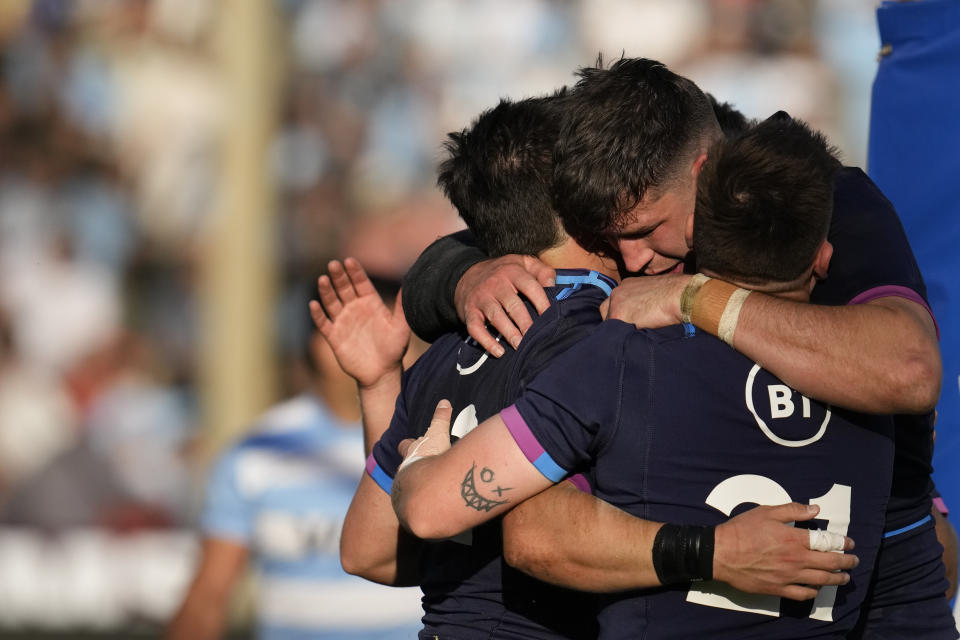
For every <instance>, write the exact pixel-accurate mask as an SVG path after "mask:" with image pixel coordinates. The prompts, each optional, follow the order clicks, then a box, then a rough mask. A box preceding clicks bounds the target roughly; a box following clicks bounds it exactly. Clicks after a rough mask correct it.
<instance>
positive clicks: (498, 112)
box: [437, 90, 565, 256]
mask: <svg viewBox="0 0 960 640" xmlns="http://www.w3.org/2000/svg"><path fill="white" fill-rule="evenodd" d="M564 95H565V93H564V90H561V91H559V92H557V93H556V94H554V95H553V96H549V97H544V98H528V99H526V100H521V101H519V102H511V101H509V100H501V101H500V104H498V105H497V106H496V107H494V108H493V109H490V110H488V111H485V112H483V113H482V114H481V115H480V116H479V117H478V118H477V119H476V120H475V121H474V122H473V124H472V125H471V127H470V128H469V129H464V130H463V131H460V132H458V133H457V132H454V133H450V134H448V136H447V138H448V139H447V142H446V143H445V144H444V148H445V149H446V151H447V154H448V157H447V159H446V160H444V161H443V163H442V164H441V165H440V172H439V176H438V178H437V184H438V185H439V186H440V188H441V189H443V192H444V193H445V194H446V196H447V198H448V199H449V200H450V202H452V203H453V205H454V206H455V207H456V208H457V211H458V212H459V213H460V217H461V218H463V220H464V221H465V222H466V223H467V226H468V227H469V228H470V230H471V231H472V232H473V234H474V236H475V237H476V239H477V243H478V244H479V246H480V247H482V248H483V249H484V250H486V252H487V254H488V255H491V256H502V255H505V254H508V253H523V254H531V255H535V254H538V253H540V252H541V251H544V250H546V249H549V248H551V247H554V246H556V245H558V244H560V243H561V242H562V241H563V240H564V239H565V236H564V234H563V233H562V228H561V226H560V221H559V219H558V218H557V214H556V212H555V211H554V209H553V206H552V203H551V199H550V180H551V177H552V172H553V147H554V144H555V143H556V140H557V134H558V133H559V112H560V110H561V102H562V100H563V97H564Z"/></svg>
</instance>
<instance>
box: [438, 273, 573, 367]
mask: <svg viewBox="0 0 960 640" xmlns="http://www.w3.org/2000/svg"><path fill="white" fill-rule="evenodd" d="M554 279H555V273H554V271H553V269H551V268H550V267H548V266H547V265H545V264H544V263H542V262H540V260H538V259H537V258H534V257H533V256H519V255H508V256H502V257H500V258H494V259H491V260H484V261H483V262H479V263H477V264H475V265H473V266H472V267H470V268H469V269H467V271H466V273H464V274H463V277H462V278H460V282H459V283H458V284H457V290H456V293H455V294H454V303H455V304H456V307H457V315H458V316H460V319H461V320H463V322H464V323H465V324H466V325H467V331H468V332H469V333H470V335H471V336H473V339H474V340H476V341H477V343H479V344H480V346H481V347H483V348H484V349H486V350H487V351H488V352H490V354H491V355H493V356H494V357H496V358H499V357H500V356H502V355H503V354H504V348H503V346H502V345H501V344H500V343H498V342H497V340H496V338H494V337H493V335H491V334H490V332H489V331H487V327H486V324H487V323H488V322H489V323H490V324H491V325H492V326H493V328H494V329H496V330H497V331H499V332H500V335H501V336H503V338H504V339H505V340H506V341H507V342H508V343H509V344H510V345H511V346H513V348H514V349H516V348H517V345H519V344H520V339H521V338H522V337H523V334H524V333H526V331H527V329H529V328H530V325H531V324H533V319H532V318H531V317H530V314H529V313H528V312H527V307H526V305H524V303H523V300H521V299H520V294H523V295H524V296H526V298H527V299H528V300H530V302H532V303H533V306H534V307H535V308H536V309H537V312H538V313H543V312H544V311H546V309H547V307H549V306H550V300H549V298H547V294H546V292H544V290H543V288H544V287H546V286H551V285H553V283H554Z"/></svg>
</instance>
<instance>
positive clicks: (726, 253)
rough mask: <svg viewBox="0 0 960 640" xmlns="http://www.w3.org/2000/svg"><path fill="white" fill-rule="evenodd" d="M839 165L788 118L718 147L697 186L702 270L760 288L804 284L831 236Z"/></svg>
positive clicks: (696, 243)
mask: <svg viewBox="0 0 960 640" xmlns="http://www.w3.org/2000/svg"><path fill="white" fill-rule="evenodd" d="M839 167H840V162H839V161H838V160H837V158H836V156H835V150H834V149H832V148H831V147H830V146H829V145H828V144H827V141H826V139H825V138H824V137H823V135H822V134H820V133H819V132H816V131H813V130H812V129H810V127H808V126H807V125H806V124H805V123H803V122H801V121H799V120H793V119H791V118H789V117H773V118H770V119H768V120H764V121H763V122H761V123H759V124H757V125H754V126H752V127H750V128H748V129H747V130H745V131H744V132H742V133H741V134H739V135H737V136H734V137H732V138H729V139H727V140H722V141H719V142H717V143H716V144H715V145H714V146H713V147H712V148H711V149H710V151H709V153H708V154H707V161H706V162H705V163H704V166H703V168H702V169H701V171H700V176H699V179H698V183H697V205H696V209H695V211H694V223H693V247H694V251H695V252H696V257H697V268H698V269H700V270H705V269H706V270H710V271H712V272H714V273H717V274H720V275H723V276H725V277H729V278H731V279H734V280H739V281H741V282H746V283H754V284H764V283H768V282H791V281H793V280H795V279H797V278H799V277H800V276H801V275H803V273H804V271H806V270H807V268H809V266H810V264H811V263H812V261H813V259H814V257H815V255H816V251H817V249H818V247H819V246H820V244H821V242H823V240H824V238H826V236H827V230H828V229H829V227H830V216H831V213H832V212H833V178H834V175H835V173H836V171H837V169H838V168H839Z"/></svg>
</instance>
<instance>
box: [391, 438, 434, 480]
mask: <svg viewBox="0 0 960 640" xmlns="http://www.w3.org/2000/svg"><path fill="white" fill-rule="evenodd" d="M429 439H430V437H429V436H423V437H422V438H421V439H420V442H418V443H417V446H415V447H414V448H413V450H412V451H410V453H408V454H407V457H406V458H404V459H403V462H401V463H400V466H399V467H397V473H400V470H401V469H403V468H404V467H406V466H408V465H411V464H413V463H414V462H416V461H417V460H420V459H421V458H425V457H426V456H418V455H417V451H419V450H420V447H422V446H423V443H425V442H426V441H427V440H429Z"/></svg>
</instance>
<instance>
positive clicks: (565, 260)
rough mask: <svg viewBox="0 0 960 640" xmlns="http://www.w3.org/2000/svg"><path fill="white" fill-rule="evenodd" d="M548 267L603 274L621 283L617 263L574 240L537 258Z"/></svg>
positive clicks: (542, 252) (544, 252) (542, 253)
mask: <svg viewBox="0 0 960 640" xmlns="http://www.w3.org/2000/svg"><path fill="white" fill-rule="evenodd" d="M537 257H538V258H540V260H541V261H543V263H544V264H546V265H547V266H550V267H553V268H554V269H586V270H588V271H596V272H598V273H601V274H603V275H605V276H607V277H609V278H611V279H613V280H614V281H615V282H620V274H619V272H618V271H617V263H616V261H615V260H613V259H612V258H606V257H603V256H600V255H597V254H596V253H590V252H589V251H587V250H586V249H584V248H583V247H581V246H580V245H579V244H577V243H576V242H574V241H573V240H572V239H568V240H567V241H566V242H564V243H563V244H561V245H559V246H556V247H553V248H551V249H547V250H546V251H541V252H540V254H539V255H538V256H537Z"/></svg>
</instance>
